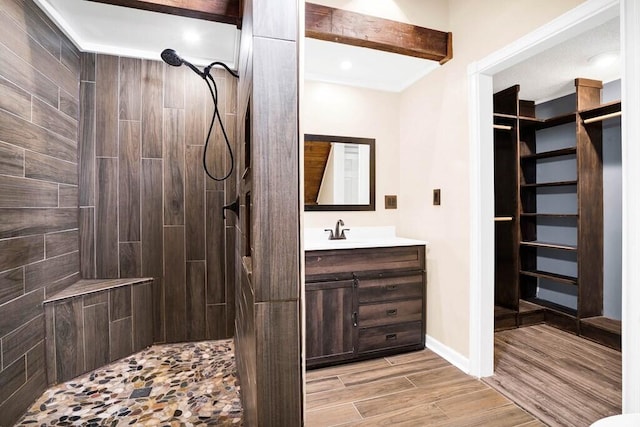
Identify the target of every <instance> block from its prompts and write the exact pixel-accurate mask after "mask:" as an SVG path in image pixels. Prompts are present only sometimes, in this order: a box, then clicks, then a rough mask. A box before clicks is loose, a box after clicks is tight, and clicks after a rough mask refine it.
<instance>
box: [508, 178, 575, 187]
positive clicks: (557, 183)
mask: <svg viewBox="0 0 640 427" xmlns="http://www.w3.org/2000/svg"><path fill="white" fill-rule="evenodd" d="M571 185H578V181H577V180H576V181H555V182H536V183H533V184H520V188H537V187H566V186H571Z"/></svg>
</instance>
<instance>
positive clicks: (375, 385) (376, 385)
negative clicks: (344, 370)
mask: <svg viewBox="0 0 640 427" xmlns="http://www.w3.org/2000/svg"><path fill="white" fill-rule="evenodd" d="M412 389H415V386H414V385H413V384H411V382H410V381H409V380H407V379H406V378H403V377H396V378H389V379H385V380H381V381H374V382H371V383H367V384H359V385H354V386H350V387H345V388H341V389H338V390H328V391H322V392H318V393H312V394H307V406H306V407H307V410H313V409H319V408H326V407H333V406H336V405H341V404H344V403H347V402H358V401H360V400H366V399H371V398H377V397H381V396H386V395H388V394H394V393H398V392H401V391H407V390H412Z"/></svg>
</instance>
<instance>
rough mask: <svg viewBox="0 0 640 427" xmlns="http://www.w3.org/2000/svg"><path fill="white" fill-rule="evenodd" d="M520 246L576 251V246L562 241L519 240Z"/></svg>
mask: <svg viewBox="0 0 640 427" xmlns="http://www.w3.org/2000/svg"><path fill="white" fill-rule="evenodd" d="M520 245H521V246H530V247H533V248H547V249H558V250H561V251H573V252H575V251H577V250H578V248H577V247H576V246H573V245H565V244H562V243H550V242H538V241H531V242H525V241H522V242H520Z"/></svg>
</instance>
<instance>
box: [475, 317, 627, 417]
mask: <svg viewBox="0 0 640 427" xmlns="http://www.w3.org/2000/svg"><path fill="white" fill-rule="evenodd" d="M621 364H622V359H621V353H620V352H619V351H616V350H612V349H610V348H607V347H604V346H602V345H600V344H597V343H594V342H592V341H589V340H587V339H585V338H581V337H578V336H575V335H572V334H569V333H567V332H564V331H561V330H559V329H556V328H553V327H551V326H547V325H536V326H529V327H526V328H519V329H511V330H507V331H501V332H497V333H496V334H495V375H493V376H492V377H490V378H487V379H485V382H486V383H487V384H489V385H491V386H492V387H494V388H495V389H496V390H498V391H500V392H501V393H502V394H504V395H505V396H507V397H508V398H510V399H512V400H513V401H515V402H517V403H518V405H519V406H521V407H522V408H524V409H525V410H527V411H528V412H530V413H531V414H533V415H535V416H536V417H537V418H538V419H539V420H541V421H542V422H544V423H545V424H547V425H549V426H551V427H555V426H563V427H573V426H575V427H584V426H589V425H591V423H593V422H594V421H596V420H598V419H600V418H604V417H606V416H610V415H615V414H619V413H620V412H621V404H622V402H621V399H622V398H621V390H622V367H621Z"/></svg>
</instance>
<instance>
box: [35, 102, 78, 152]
mask: <svg viewBox="0 0 640 427" xmlns="http://www.w3.org/2000/svg"><path fill="white" fill-rule="evenodd" d="M76 96H77V95H76ZM31 114H32V116H31V121H32V122H33V123H35V124H37V125H38V126H42V127H43V128H45V129H48V130H50V131H51V132H53V133H56V134H58V135H60V136H62V137H64V138H67V139H70V140H72V141H75V140H77V138H78V121H77V119H73V118H71V117H69V116H68V115H66V114H65V113H63V112H61V111H60V110H58V109H57V108H54V107H52V106H51V105H49V104H47V103H46V102H44V101H40V100H39V99H38V98H33V102H32V107H31Z"/></svg>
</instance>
